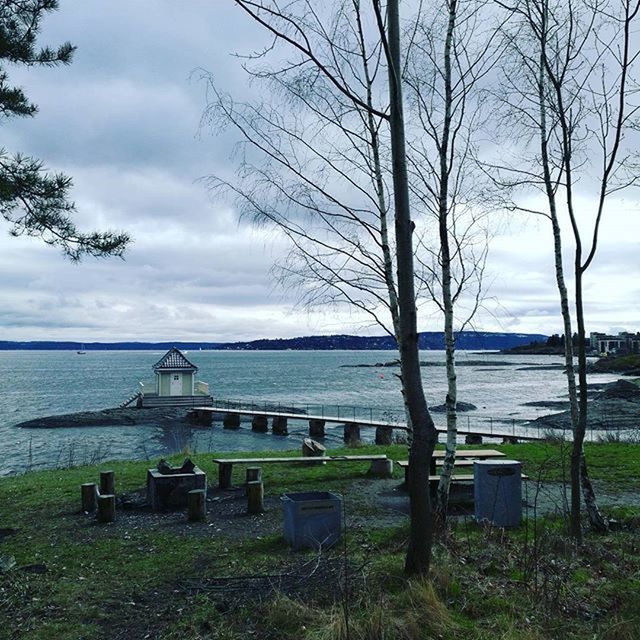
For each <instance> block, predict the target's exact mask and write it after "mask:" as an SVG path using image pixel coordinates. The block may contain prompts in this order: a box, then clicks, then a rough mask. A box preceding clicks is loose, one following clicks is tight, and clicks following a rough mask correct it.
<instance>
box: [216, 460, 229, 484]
mask: <svg viewBox="0 0 640 640" xmlns="http://www.w3.org/2000/svg"><path fill="white" fill-rule="evenodd" d="M232 472H233V464H230V463H228V462H221V463H220V464H218V487H219V488H220V489H228V488H229V487H230V486H231V473H232Z"/></svg>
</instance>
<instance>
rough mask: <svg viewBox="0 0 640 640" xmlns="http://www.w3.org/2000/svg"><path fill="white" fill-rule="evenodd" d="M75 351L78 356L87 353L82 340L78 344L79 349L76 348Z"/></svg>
mask: <svg viewBox="0 0 640 640" xmlns="http://www.w3.org/2000/svg"><path fill="white" fill-rule="evenodd" d="M76 353H77V354H78V355H79V356H83V355H84V354H85V353H87V352H86V351H85V349H84V342H83V343H82V344H81V345H80V349H78V351H76Z"/></svg>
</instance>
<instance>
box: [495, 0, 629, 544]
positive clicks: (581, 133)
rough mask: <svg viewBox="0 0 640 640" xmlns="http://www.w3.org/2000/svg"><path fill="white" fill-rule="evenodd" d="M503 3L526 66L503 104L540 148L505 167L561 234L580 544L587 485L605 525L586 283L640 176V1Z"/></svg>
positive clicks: (596, 519) (574, 519)
mask: <svg viewBox="0 0 640 640" xmlns="http://www.w3.org/2000/svg"><path fill="white" fill-rule="evenodd" d="M503 6H504V7H505V8H506V9H507V10H508V11H509V12H510V13H511V14H512V15H513V16H514V17H515V18H516V21H517V25H518V29H517V31H516V33H515V34H514V37H513V38H512V48H513V50H514V51H515V52H516V54H517V56H516V57H517V64H518V68H519V70H520V73H519V74H514V73H509V74H507V76H506V82H507V84H508V85H509V88H510V91H509V92H508V94H510V96H511V98H507V99H506V100H505V102H508V104H509V108H510V109H511V111H512V113H514V114H515V117H516V118H518V120H519V121H520V122H521V123H525V125H526V126H527V127H528V128H529V130H530V131H535V132H536V133H535V136H536V138H535V139H537V145H538V151H537V152H536V153H535V158H534V160H533V162H531V161H530V162H529V163H527V164H526V165H521V166H520V167H519V168H517V169H514V168H513V167H504V166H503V167H500V168H501V169H508V171H510V172H511V173H516V174H517V178H516V179H515V180H514V181H513V183H515V184H518V185H519V186H539V187H541V188H542V190H543V192H544V194H545V197H546V201H547V205H548V210H547V211H545V212H544V215H546V216H547V217H548V218H549V220H550V222H551V227H552V231H553V238H554V255H555V272H556V282H557V286H558V290H559V293H560V300H561V311H562V317H563V324H564V333H565V340H564V343H565V362H566V371H567V383H568V389H569V397H570V405H571V418H572V424H573V445H572V451H571V519H570V529H571V534H572V536H573V537H574V538H575V539H576V540H577V541H578V542H581V541H582V526H581V519H580V505H581V499H580V492H581V489H582V493H583V495H584V499H585V503H586V506H587V511H588V514H589V518H590V521H591V523H592V525H593V526H594V527H596V528H597V529H605V528H606V521H605V520H604V519H603V517H602V515H601V514H600V512H599V510H598V507H597V504H596V500H595V494H594V492H593V489H592V486H591V483H590V482H589V478H588V473H587V466H586V460H585V457H584V450H583V442H584V438H585V433H586V427H587V418H588V405H587V366H586V347H585V342H586V330H585V313H584V286H583V283H584V276H585V272H586V271H587V269H588V268H589V266H590V265H591V264H592V262H593V260H594V258H595V256H596V250H597V247H598V239H599V232H600V228H601V224H602V222H603V219H604V214H605V209H606V206H605V205H606V204H607V200H608V198H609V196H610V195H611V194H612V193H616V192H618V191H620V190H621V189H624V188H626V187H629V186H631V185H633V184H635V183H636V181H637V179H638V175H637V174H636V173H635V172H634V164H633V163H632V162H631V158H632V155H633V153H634V150H632V149H631V148H629V146H628V140H627V141H625V138H626V136H625V134H626V133H628V132H629V131H630V130H631V129H632V128H633V127H634V119H635V116H636V114H637V111H638V108H639V105H638V102H637V95H636V92H635V90H634V88H635V82H634V81H633V80H632V71H633V68H634V63H636V61H637V57H638V53H637V52H632V50H631V45H632V37H631V36H632V27H633V24H634V20H636V18H637V15H638V10H639V3H638V2H637V0H636V1H631V0H622V1H621V2H619V3H618V2H607V1H606V0H602V1H597V2H595V3H590V2H583V1H582V0H566V1H565V2H563V3H560V4H554V5H551V4H550V3H549V2H548V0H522V1H520V2H516V3H513V4H504V5H503ZM514 97H515V99H513V98H514ZM625 147H626V148H625ZM581 178H583V179H585V178H586V180H589V181H592V182H593V183H594V184H595V185H596V188H595V190H594V194H593V196H592V197H593V201H594V202H595V210H594V211H593V212H592V213H591V221H587V222H585V218H586V217H587V216H588V212H585V211H583V209H584V207H582V206H580V205H578V204H577V194H578V193H579V190H580V188H581V187H580V186H579V181H580V179H581ZM586 180H585V181H586ZM561 208H562V209H563V211H562V213H563V214H564V215H566V217H567V219H568V221H569V226H570V229H571V233H572V237H573V242H574V252H573V264H574V269H573V276H574V287H575V294H574V298H573V300H572V302H573V304H574V305H575V320H576V325H577V334H578V345H577V357H578V384H577V385H576V379H575V368H574V352H573V345H572V339H571V336H572V332H571V327H572V318H571V313H570V301H569V296H568V293H567V288H566V284H565V277H564V271H563V247H562V237H561V230H560V221H559V212H560V211H559V210H560V209H561ZM535 212H536V213H539V211H535ZM585 230H586V231H585Z"/></svg>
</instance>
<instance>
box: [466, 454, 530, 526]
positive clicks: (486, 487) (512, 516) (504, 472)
mask: <svg viewBox="0 0 640 640" xmlns="http://www.w3.org/2000/svg"><path fill="white" fill-rule="evenodd" d="M473 491H474V498H475V518H476V520H477V521H478V522H490V523H491V524H494V525H496V526H497V527H518V526H520V521H521V520H522V463H520V462H519V461H517V460H477V461H475V462H474V463H473Z"/></svg>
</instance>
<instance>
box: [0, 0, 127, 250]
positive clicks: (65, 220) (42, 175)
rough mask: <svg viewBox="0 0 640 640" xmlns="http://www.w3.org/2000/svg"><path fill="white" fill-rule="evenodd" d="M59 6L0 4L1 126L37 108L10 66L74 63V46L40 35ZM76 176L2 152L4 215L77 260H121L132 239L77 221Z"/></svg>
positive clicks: (17, 232)
mask: <svg viewBox="0 0 640 640" xmlns="http://www.w3.org/2000/svg"><path fill="white" fill-rule="evenodd" d="M57 8H58V2H57V0H2V2H0V123H4V121H5V120H8V119H9V118H14V117H32V116H34V115H35V114H36V112H37V110H38V108H37V106H36V105H35V104H33V103H32V102H30V100H29V99H28V97H27V96H26V95H25V93H24V91H23V90H22V89H21V88H20V87H15V86H12V85H11V83H10V80H9V74H8V72H7V70H6V68H7V67H8V66H16V65H24V66H27V67H35V66H40V67H42V66H44V67H55V66H59V65H65V64H69V63H70V62H71V59H72V57H73V53H74V51H75V47H74V46H73V45H72V44H71V43H69V42H65V43H63V44H61V45H59V46H58V47H56V48H52V47H48V46H45V47H42V48H41V47H39V46H38V45H37V42H36V41H37V36H38V34H39V31H40V24H41V20H42V18H43V16H44V15H46V14H47V13H49V12H52V11H55V10H56V9H57ZM71 185H72V181H71V178H70V177H68V176H66V175H64V174H61V173H50V172H48V171H47V170H46V168H45V166H44V164H43V163H42V162H41V161H40V160H38V159H36V158H32V157H29V156H25V155H22V154H20V153H16V154H13V155H12V154H10V153H9V152H8V151H6V150H5V149H4V148H0V215H1V216H2V217H3V218H4V219H5V220H6V221H7V222H8V223H9V225H10V228H9V233H10V234H11V235H13V236H35V237H39V238H41V239H42V240H43V241H44V242H45V243H46V244H49V245H53V246H56V247H59V248H60V249H61V250H62V252H63V253H64V255H66V256H67V257H68V258H70V259H71V260H72V261H78V260H80V259H81V258H82V257H83V256H85V255H90V256H95V257H106V256H119V257H122V255H123V254H124V251H125V249H126V247H127V245H128V244H129V242H130V237H129V235H128V234H126V233H122V232H114V231H104V232H100V231H93V232H89V233H82V232H80V231H79V230H78V229H77V227H76V225H75V224H74V222H73V219H72V217H71V216H72V214H73V212H74V211H75V205H74V203H73V202H72V201H71V200H70V199H69V190H70V188H71Z"/></svg>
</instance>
